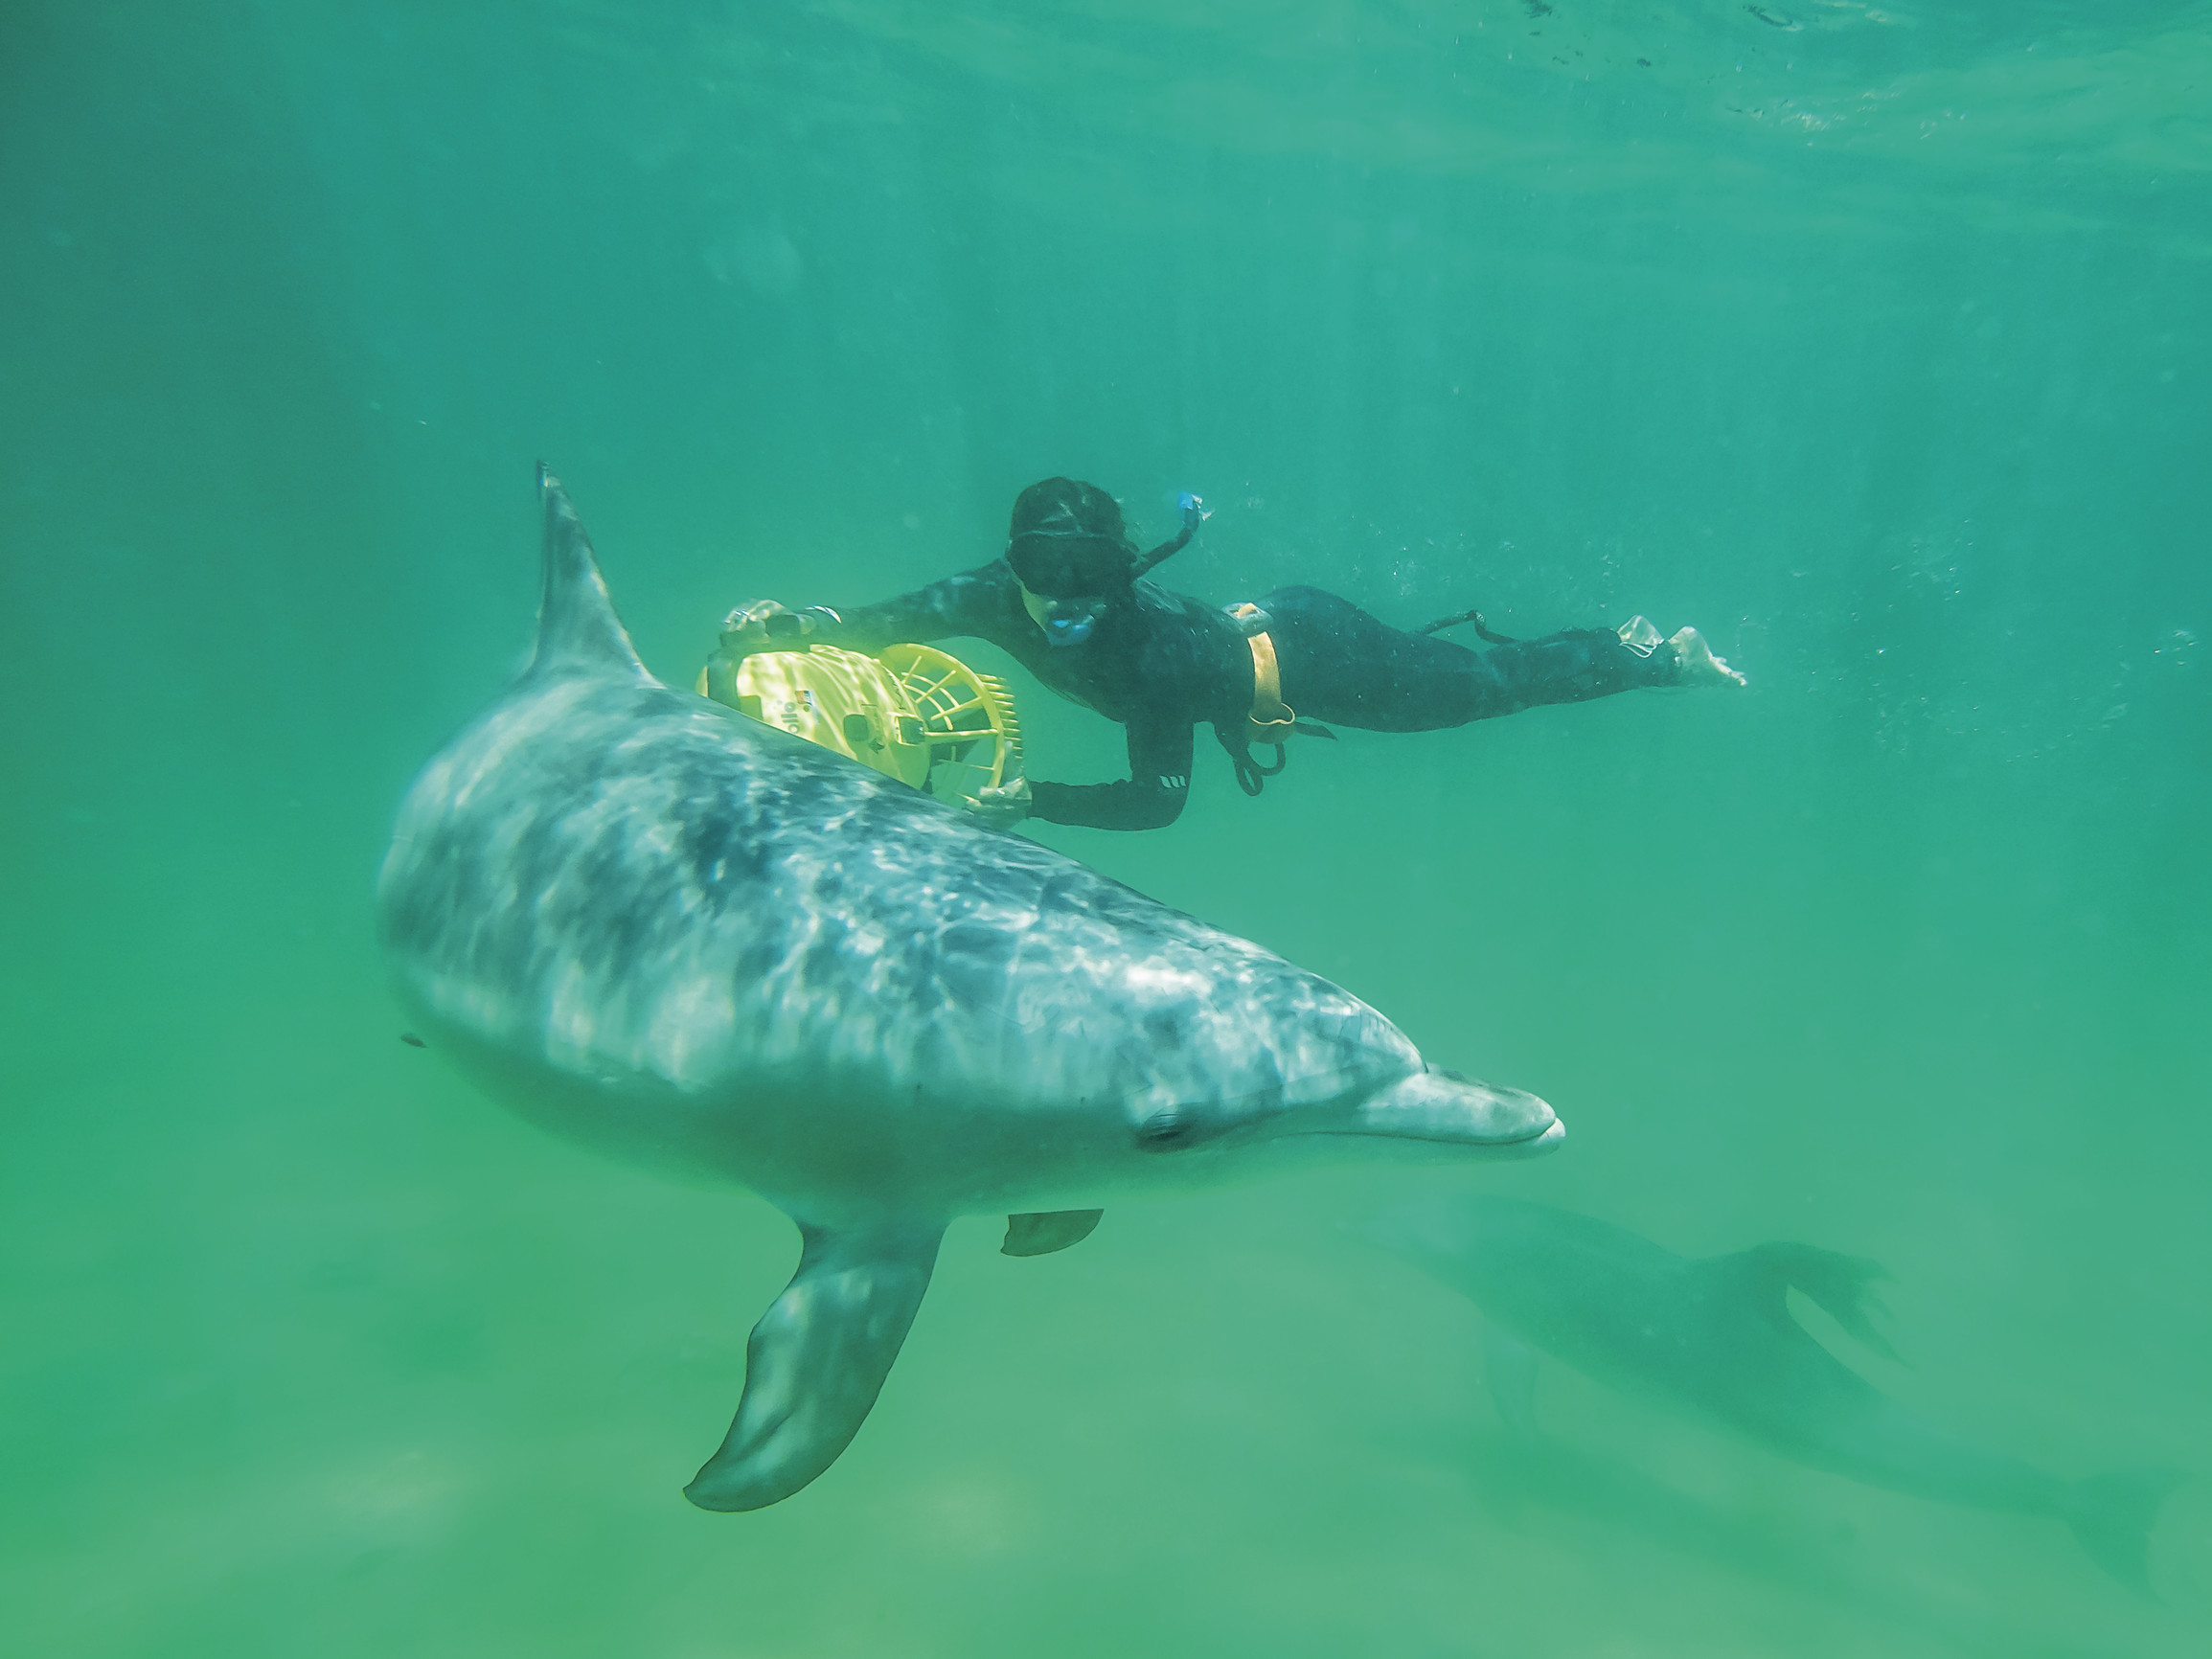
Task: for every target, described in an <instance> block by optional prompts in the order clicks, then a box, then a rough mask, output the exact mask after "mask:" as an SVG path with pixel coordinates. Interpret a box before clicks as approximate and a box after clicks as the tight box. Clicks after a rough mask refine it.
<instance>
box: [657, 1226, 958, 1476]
mask: <svg viewBox="0 0 2212 1659" xmlns="http://www.w3.org/2000/svg"><path fill="white" fill-rule="evenodd" d="M800 1233H801V1235H802V1237H803V1238H804V1240H805V1246H804V1248H803V1249H802V1250H801V1252H800V1255H799V1270H798V1272H796V1273H795V1274H793V1275H792V1276H791V1283H790V1284H787V1285H786V1286H785V1287H784V1293H783V1295H781V1296H779V1297H777V1298H776V1300H775V1302H774V1303H773V1304H772V1305H771V1306H770V1307H769V1308H768V1311H767V1312H765V1313H764V1314H763V1315H762V1316H761V1322H760V1324H758V1325H756V1326H754V1327H753V1334H752V1339H751V1340H750V1341H749V1342H747V1343H746V1344H745V1392H744V1396H743V1398H741V1399H740V1400H739V1402H738V1415H737V1419H736V1420H735V1421H733V1422H732V1423H731V1424H730V1432H729V1434H728V1435H727V1436H726V1437H725V1438H724V1439H723V1441H722V1444H721V1449H720V1450H719V1451H718V1452H716V1453H715V1455H714V1456H713V1457H711V1458H709V1459H708V1460H707V1463H706V1466H705V1467H704V1468H702V1469H700V1470H699V1472H698V1474H697V1475H696V1477H694V1479H693V1481H692V1484H691V1485H690V1486H688V1487H686V1488H684V1496H685V1497H687V1498H689V1499H691V1501H692V1502H693V1503H695V1504H696V1505H698V1507H699V1508H700V1509H702V1510H759V1509H765V1508H766V1507H767V1506H768V1505H770V1504H773V1503H778V1502H781V1501H782V1500H783V1499H785V1498H787V1497H789V1496H790V1495H791V1494H792V1493H793V1492H795V1491H797V1490H798V1489H800V1488H801V1487H803V1486H805V1485H806V1484H807V1483H808V1482H809V1481H810V1480H812V1479H813V1478H814V1477H815V1476H816V1475H818V1474H820V1473H821V1472H822V1471H823V1470H824V1469H826V1468H828V1467H829V1466H831V1465H832V1463H835V1462H836V1461H837V1454H838V1453H839V1452H841V1451H843V1450H844V1449H845V1447H846V1445H847V1444H848V1443H850V1442H851V1441H852V1439H853V1436H854V1435H855V1434H856V1433H858V1432H859V1428H860V1424H861V1422H862V1421H863V1420H865V1419H866V1418H867V1416H868V1411H869V1408H870V1407H872V1406H873V1405H874V1404H875V1403H876V1396H877V1395H878V1393H879V1392H881V1390H882V1387H883V1378H884V1376H885V1375H887V1374H888V1373H889V1372H890V1370H891V1362H892V1361H893V1360H895V1359H897V1358H898V1357H899V1349H900V1345H901V1344H902V1343H903V1342H904V1341H905V1340H906V1331H907V1328H908V1327H909V1326H911V1325H912V1324H913V1323H914V1312H915V1309H916V1308H918V1307H921V1306H922V1294H923V1292H924V1291H925V1290H927V1289H928V1288H929V1273H930V1269H931V1268H933V1267H934V1266H935V1265H936V1263H937V1245H938V1241H939V1240H940V1239H942V1238H944V1236H945V1229H944V1228H943V1226H941V1225H936V1224H927V1223H921V1224H915V1225H911V1226H898V1225H892V1226H883V1227H876V1228H869V1229H865V1230H848V1231H839V1232H832V1231H829V1230H827V1229H824V1228H819V1227H809V1226H806V1225H804V1224H803V1223H802V1225H801V1227H800Z"/></svg>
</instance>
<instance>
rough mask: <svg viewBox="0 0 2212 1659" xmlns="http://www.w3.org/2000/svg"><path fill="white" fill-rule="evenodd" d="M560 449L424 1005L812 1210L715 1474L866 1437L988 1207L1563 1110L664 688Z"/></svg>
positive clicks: (1462, 1139) (1016, 1250)
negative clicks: (949, 1252) (912, 1339)
mask: <svg viewBox="0 0 2212 1659" xmlns="http://www.w3.org/2000/svg"><path fill="white" fill-rule="evenodd" d="M539 480H540V488H541V492H542V495H543V499H544V509H545V572H544V590H543V597H542V600H541V602H540V606H539V611H538V624H537V642H536V653H535V654H534V655H533V657H532V658H531V660H530V662H529V664H528V666H527V667H526V668H525V669H524V670H522V673H521V674H520V676H519V677H518V678H517V679H516V680H515V682H514V684H513V686H512V687H511V688H510V689H509V690H508V692H507V693H506V694H505V695H503V696H501V697H500V698H499V699H498V700H497V701H495V702H494V703H493V704H492V705H491V706H490V708H489V709H487V710H486V711H485V712H484V713H483V714H482V715H480V716H478V717H477V718H476V720H475V721H474V723H472V724H471V725H469V726H468V727H467V729H466V730H465V731H464V732H463V733H462V734H461V736H460V737H458V738H457V739H454V740H453V742H452V743H451V744H450V745H448V746H447V747H446V748H445V750H444V752H442V753H441V754H439V755H438V756H437V757H436V758H435V759H434V760H432V761H430V763H429V764H428V766H426V767H425V768H424V769H423V771H422V776H421V777H420V778H418V779H417V780H416V781H415V784H414V785H413V786H412V788H411V789H410V790H409V791H408V794H407V797H406V800H405V802H404V803H403V804H402V805H401V807H400V808H399V822H398V826H397V828H396V830H395V831H394V834H393V839H392V847H391V851H390V852H389V853H388V854H387V855H386V857H385V860H384V865H383V871H382V875H381V877H380V879H379V882H378V891H377V898H378V908H379V920H380V924H381V932H382V937H383V941H384V944H385V947H386V950H387V952H388V954H389V958H390V962H391V966H392V969H393V975H394V980H395V983H396V986H397V989H398V994H399V1000H400V1001H401V1003H402V1004H403V1005H404V1006H405V1008H406V1010H407V1012H408V1014H409V1016H410V1019H411V1021H412V1022H413V1024H414V1025H415V1028H416V1029H417V1030H418V1031H420V1032H421V1033H422V1034H423V1036H424V1038H425V1039H426V1040H427V1042H428V1043H429V1045H430V1046H431V1047H433V1048H435V1049H437V1050H440V1051H442V1052H443V1053H444V1054H445V1055H447V1056H449V1057H451V1058H453V1059H454V1060H455V1061H456V1062H457V1063H458V1064H459V1065H460V1066H461V1067H462V1068H463V1069H464V1070H465V1071H466V1072H467V1073H468V1074H469V1075H470V1076H471V1077H472V1078H474V1079H476V1080H477V1081H478V1082H479V1083H480V1084H481V1085H482V1086H483V1087H484V1088H486V1089H487V1090H488V1091H489V1092H490V1093H491V1094H492V1095H493V1096H495V1097H496V1098H498V1099H500V1100H502V1101H504V1102H507V1103H508V1104H510V1105H511V1106H513V1107H514V1108H515V1109H516V1110H517V1111H519V1112H520V1113H522V1114H523V1115H524V1116H525V1117H528V1118H531V1119H533V1120H535V1121H536V1122H538V1123H540V1124H542V1125H547V1126H549V1127H551V1128H553V1129H556V1130H558V1131H560V1132H562V1133H566V1134H569V1135H573V1136H575V1137H577V1138H579V1139H581V1140H583V1141H585V1142H588V1143H590V1144H591V1145H593V1146H595V1147H598V1148H602V1149H604V1150H607V1151H610V1152H614V1153H617V1154H621V1155H624V1156H627V1157H631V1158H636V1159H642V1160H645V1161H647V1162H651V1163H659V1164H662V1165H664V1166H669V1167H673V1168H674V1169H677V1170H685V1171H690V1172H693V1173H703V1174H705V1175H708V1176H711V1177H714V1178H717V1179H719V1180H725V1181H730V1182H735V1183H737V1184H739V1185H741V1186H744V1187H748V1188H750V1189H752V1190H753V1191H754V1192H756V1193H760V1194H761V1195H762V1196H763V1197H764V1198H766V1199H767V1200H768V1201H769V1202H771V1203H773V1204H775V1205H776V1206H777V1207H778V1208H780V1209H782V1210H783V1211H784V1212H785V1213H786V1214H787V1215H788V1216H790V1217H791V1218H792V1219H793V1220H794V1221H796V1222H797V1223H798V1225H799V1231H800V1237H801V1251H800V1258H799V1266H798V1271H797V1273H796V1274H795V1275H794V1277H793V1278H792V1280H791V1283H790V1284H789V1285H788V1287H787V1288H786V1289H785V1291H784V1293H783V1294H782V1295H781V1296H780V1297H778V1298H777V1299H776V1301H775V1303H774V1304H773V1305H772V1306H771V1307H769V1308H768V1310H767V1312H766V1313H765V1314H764V1316H763V1318H762V1319H761V1322H760V1323H759V1324H758V1325H757V1326H755V1327H754V1329H753V1333H752V1338H751V1341H750V1342H749V1344H748V1345H747V1347H746V1351H745V1385H744V1392H743V1394H742V1396H741V1398H740V1401H739V1405H738V1411H737V1417H736V1420H734V1421H733V1422H732V1424H731V1426H730V1431H729V1434H728V1437H727V1438H726V1439H725V1440H724V1441H723V1442H722V1444H721V1448H720V1449H719V1450H718V1452H716V1454H715V1455H714V1457H713V1458H712V1459H710V1460H709V1461H708V1463H707V1464H706V1466H704V1467H703V1468H701V1469H700V1470H699V1472H698V1475H697V1476H696V1479H694V1481H693V1482H692V1484H691V1485H690V1486H689V1487H688V1488H687V1489H686V1492H687V1495H689V1496H690V1498H691V1499H692V1501H693V1502H694V1503H696V1504H698V1505H700V1506H701V1507H703V1508H706V1509H715V1510H751V1509H759V1508H761V1507H763V1506H764V1505H767V1504H772V1503H775V1502H777V1501H778V1500H779V1499H782V1498H786V1497H788V1496H789V1495H790V1494H791V1493H793V1492H795V1491H797V1490H798V1489H800V1488H801V1487H803V1486H805V1485H806V1484H807V1483H808V1482H809V1481H810V1480H812V1479H813V1478H814V1477H815V1476H816V1475H818V1474H820V1473H821V1472H822V1471H823V1470H824V1469H825V1468H827V1467H829V1466H830V1464H831V1463H832V1461H833V1460H834V1459H835V1458H836V1456H837V1454H838V1453H839V1452H841V1451H842V1450H844V1448H845V1445H846V1443H847V1442H849V1441H850V1440H851V1439H852V1438H853V1435H854V1434H855V1431H856V1430H857V1429H858V1428H859V1426H860V1422H861V1420H862V1419H864V1418H865V1417H866V1416H867V1415H868V1410H869V1408H870V1407H871V1406H872V1405H873V1404H874V1403H875V1400H876V1396H877V1393H878V1390H879V1389H880V1388H881V1387H882V1383H883V1378H884V1375H885V1374H886V1373H887V1372H888V1371H889V1369H890V1367H891V1362H892V1360H893V1359H894V1358H896V1357H897V1355H898V1352H899V1348H900V1345H901V1343H902V1342H903V1341H904V1340H905V1336H906V1330H907V1328H908V1326H909V1325H910V1324H911V1323H912V1322H913V1319H914V1314H915V1310H916V1308H917V1307H919V1306H920V1304H921V1301H922V1295H923V1292H924V1289H925V1288H926V1287H927V1285H928V1283H929V1275H930V1271H931V1268H932V1267H933V1265H934V1264H935V1261H936V1258H937V1248H938V1241H939V1239H940V1238H941V1237H942V1235H943V1234H944V1231H945V1228H946V1223H947V1222H948V1221H949V1220H950V1219H951V1218H952V1217H954V1216H964V1215H975V1214H989V1213H992V1212H1005V1213H1008V1214H1009V1216H1010V1220H1009V1226H1008V1230H1007V1239H1006V1244H1005V1249H1006V1251H1007V1253H1008V1254H1010V1255H1040V1254H1043V1253H1045V1252H1047V1251H1050V1250H1056V1249H1060V1248H1064V1247H1065V1246H1067V1245H1069V1244H1072V1243H1074V1242H1076V1241H1077V1240H1078V1239H1082V1238H1083V1236H1084V1235H1085V1234H1086V1233H1088V1232H1089V1231H1090V1229H1091V1227H1092V1226H1094V1225H1095V1224H1096V1222H1097V1220H1098V1208H1097V1206H1098V1205H1099V1204H1100V1203H1101V1202H1102V1200H1103V1199H1104V1197H1105V1196H1106V1195H1107V1194H1110V1193H1115V1192H1119V1191H1126V1190H1129V1189H1131V1188H1159V1187H1163V1186H1176V1185H1185V1184H1197V1183H1204V1182H1208V1181H1213V1180H1218V1179H1220V1178H1222V1177H1225V1176H1230V1175H1233V1174H1238V1173H1243V1172H1248V1171H1254V1170H1264V1169H1266V1168H1269V1167H1273V1166H1277V1165H1280V1164H1283V1163H1285V1162H1288V1161H1290V1160H1292V1159H1294V1158H1296V1157H1298V1156H1299V1155H1301V1154H1304V1155H1306V1156H1316V1155H1330V1154H1338V1153H1344V1152H1349V1151H1351V1150H1352V1149H1354V1148H1360V1147H1367V1148H1384V1147H1397V1148H1410V1149H1412V1150H1413V1151H1415V1152H1419V1153H1425V1154H1427V1155H1431V1156H1435V1155H1449V1154H1453V1153H1462V1154H1464V1153H1488V1154H1492V1155H1509V1156H1510V1155H1527V1154H1529V1153H1534V1152H1541V1151H1547V1150H1549V1149H1551V1148H1554V1147H1556V1146H1557V1145H1558V1144H1559V1142H1560V1140H1561V1138H1562V1135H1563V1134H1564V1133H1565V1131H1564V1129H1563V1128H1562V1125H1560V1123H1559V1121H1558V1120H1557V1119H1556V1118H1555V1117H1554V1116H1553V1114H1552V1110H1551V1108H1550V1107H1549V1106H1548V1105H1546V1104H1545V1103H1544V1102H1542V1101H1540V1100H1539V1099H1537V1098H1536V1097H1535V1096H1534V1095H1530V1094H1526V1093H1523V1092H1522V1091H1520V1090H1517V1089H1511V1088H1505V1087H1498V1086H1493V1085H1490V1084H1486V1083H1479V1082H1473V1081H1470V1080H1469V1079H1465V1078H1462V1077H1460V1076H1458V1075H1457V1074H1455V1073H1452V1072H1447V1071H1440V1070H1437V1069H1435V1068H1432V1067H1430V1066H1428V1065H1427V1064H1426V1063H1425V1062H1424V1060H1423V1059H1422V1057H1421V1055H1420V1054H1419V1052H1418V1051H1416V1049H1415V1048H1414V1046H1413V1044H1412V1043H1411V1042H1409V1041H1408V1040H1407V1039H1406V1037H1405V1036H1404V1034H1402V1033H1401V1032H1400V1031H1399V1030H1398V1029H1397V1028H1396V1027H1395V1026H1393V1025H1392V1024H1391V1023H1390V1022H1389V1021H1388V1020H1386V1019H1384V1018H1383V1017H1382V1016H1381V1015H1380V1014H1379V1013H1377V1012H1376V1011H1374V1010H1373V1009H1371V1008H1369V1007H1367V1006H1366V1005H1365V1004H1364V1003H1362V1002H1360V1001H1359V1000H1358V999H1357V998H1356V997H1353V996H1351V995H1349V994H1348V993H1346V992H1345V991H1343V990H1340V989H1337V988H1336V987H1335V986H1334V985H1331V984H1329V983H1328V982H1327V981H1326V980H1322V979H1319V978H1317V977H1315V976H1314V975H1312V974H1310V973H1306V972H1303V971H1301V970H1300V969H1298V968H1295V967H1293V966H1290V965H1289V964H1288V963H1287V962H1284V961H1283V960H1282V959H1280V958H1279V957H1275V956H1272V955H1270V954H1269V953H1268V952H1266V951H1265V950H1262V949H1260V948H1259V947H1258V946H1257V945H1254V944H1250V943H1246V942H1245V941H1243V940H1241V939H1236V938H1233V937H1231V936H1230V935H1228V934H1225V933H1222V932H1220V931H1218V930H1216V929H1214V928H1211V927H1207V926H1205V925H1203V924H1202V923H1200V922H1197V921H1195V920H1192V919H1191V918H1189V917H1187V916H1183V915H1180V914H1178V913H1176V912H1174V911H1173V910H1170V909H1168V908H1167V907H1166V906H1164V905H1161V904H1157V903H1154V902H1153V901H1152V900H1151V899H1149V898H1144V897H1143V896H1142V895H1140V894H1137V893H1133V892H1131V891H1130V890H1129V889H1128V888H1126V887H1123V886H1121V885H1120V884H1118V883H1116V882H1113V881H1108V880H1106V878H1104V877H1103V876H1100V875H1095V874H1093V873H1092V872H1091V871H1089V870H1086V869H1085V868H1084V867H1083V866H1082V865H1081V864H1078V863H1076V862H1075V861H1074V860H1073V859H1071V858H1066V857H1063V856H1061V855H1060V853H1057V852H1050V851H1048V850H1046V849H1045V848H1042V847H1039V846H1038V845H1037V844H1036V843H1035V842H1032V841H1029V840H1027V839H1025V838H1023V837H1021V836H1018V835H1014V834H1010V833H1007V832H1005V831H1002V830H994V829H992V828H990V827H988V826H986V825H984V824H982V823H980V822H978V821H977V820H976V819H975V818H974V817H972V816H971V815H969V814H968V813H966V812H963V811H960V810H958V809H956V808H954V807H949V806H946V805H942V804H940V803H938V802H936V801H933V800H931V799H930V798H929V797H927V796H925V795H922V794H919V793H917V792H916V791H914V790H912V789H910V788H907V787H906V786H904V785H903V784H899V783H896V782H894V781H893V780H891V779H888V778H885V777H882V776H881V775H879V774H878V773H876V772H873V771H870V770H869V769H868V768H866V767H864V766H861V765H858V764H856V763H855V762H854V761H849V760H847V759H845V758H844V757H842V756H839V755H835V754H832V753H831V752H830V751H828V750H826V749H822V748H817V747H815V746H813V745H811V744H810V743H807V742H805V741H803V740H801V739H797V738H794V737H791V736H789V735H788V734H787V733H784V732H781V731H777V730H775V729H774V728H772V727H769V726H765V725H763V724H761V723H759V722H757V721H753V720H749V719H747V718H745V717H744V716H741V715H739V714H737V713H736V712H734V711H732V710H729V709H725V708H723V707H722V706H721V705H720V704H718V703H713V702H709V701H708V700H706V699H705V698H703V697H698V696H694V695H692V694H691V693H688V692H681V691H674V690H672V689H671V688H669V687H667V686H664V685H662V684H661V683H660V682H659V681H658V680H656V679H654V678H653V677H652V675H651V674H650V673H648V672H647V671H646V669H645V666H644V665H643V664H642V663H641V662H640V661H639V660H638V657H637V653H636V652H635V650H634V649H632V648H631V646H630V642H629V637H628V635H627V633H625V632H624V630H623V626H622V624H621V622H620V621H619V620H618V619H617V617H616V615H615V612H614V607H613V603H612V602H611V600H610V599H609V598H608V595H607V591H606V587H605V584H604V581H603V580H601V577H600V572H599V566H598V563H597V561H596V559H595V558H594V557H593V555H592V551H591V546H590V543H589V542H588V541H587V540H586V539H585V537H584V534H583V530H582V526H581V525H580V524H579V523H578V521H577V517H576V513H575V511H573V509H571V507H570V506H569V503H568V499H567V497H566V495H565V494H564V493H563V492H562V491H561V489H560V487H559V483H558V482H557V481H556V480H555V479H553V478H552V477H551V476H550V475H549V474H547V473H545V472H544V471H543V469H542V468H541V469H540V472H539Z"/></svg>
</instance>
